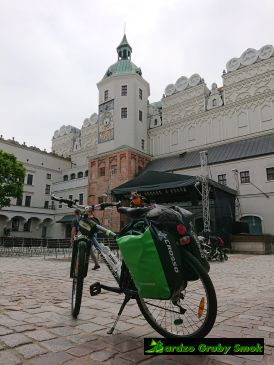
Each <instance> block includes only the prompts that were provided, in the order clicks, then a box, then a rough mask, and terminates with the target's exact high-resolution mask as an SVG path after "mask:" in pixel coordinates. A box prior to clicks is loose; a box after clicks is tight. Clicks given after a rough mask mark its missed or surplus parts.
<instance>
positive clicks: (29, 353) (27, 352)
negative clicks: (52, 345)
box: [16, 343, 48, 359]
mask: <svg viewBox="0 0 274 365" xmlns="http://www.w3.org/2000/svg"><path fill="white" fill-rule="evenodd" d="M16 351H18V352H19V353H20V354H21V355H23V356H24V358H25V359H30V358H31V357H34V356H38V355H42V354H45V353H47V352H48V351H47V350H45V349H43V348H42V347H41V346H39V345H38V344H35V343H32V344H29V345H24V346H20V347H17V348H16Z"/></svg>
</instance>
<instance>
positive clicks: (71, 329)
mask: <svg viewBox="0 0 274 365" xmlns="http://www.w3.org/2000/svg"><path fill="white" fill-rule="evenodd" d="M50 332H52V333H55V334H56V335H58V336H66V335H67V334H68V333H69V334H71V335H76V334H78V333H81V332H82V331H81V330H80V329H79V328H77V327H76V328H74V327H69V326H65V327H56V328H52V329H51V330H50Z"/></svg>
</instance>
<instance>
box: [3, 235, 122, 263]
mask: <svg viewBox="0 0 274 365" xmlns="http://www.w3.org/2000/svg"><path fill="white" fill-rule="evenodd" d="M100 241H101V242H103V243H104V244H105V245H107V246H109V247H110V249H111V250H114V251H117V254H118V255H119V249H118V246H117V243H116V241H115V240H113V239H111V238H100ZM58 255H59V256H63V257H64V258H65V257H68V258H69V257H70V255H71V245H70V239H69V238H65V239H54V238H25V237H0V257H1V256H2V257H7V256H43V257H44V259H45V258H46V256H55V257H56V258H57V257H58Z"/></svg>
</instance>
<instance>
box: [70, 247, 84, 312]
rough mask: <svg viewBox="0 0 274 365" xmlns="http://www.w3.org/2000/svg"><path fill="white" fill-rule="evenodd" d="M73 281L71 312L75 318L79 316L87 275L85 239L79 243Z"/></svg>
mask: <svg viewBox="0 0 274 365" xmlns="http://www.w3.org/2000/svg"><path fill="white" fill-rule="evenodd" d="M75 254H76V257H75V258H74V268H73V275H72V276H73V281H72V295H71V313H72V316H73V318H77V316H78V314H79V312H80V308H81V302H82V294H83V285H84V277H85V265H86V255H87V246H86V242H85V241H79V242H78V243H77V250H76V252H75Z"/></svg>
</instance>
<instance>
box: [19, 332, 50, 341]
mask: <svg viewBox="0 0 274 365" xmlns="http://www.w3.org/2000/svg"><path fill="white" fill-rule="evenodd" d="M25 334H26V335H27V336H29V337H31V338H33V339H34V340H37V341H45V340H51V339H52V338H55V337H57V336H56V334H53V333H50V332H47V331H44V330H36V331H31V332H25Z"/></svg>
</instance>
